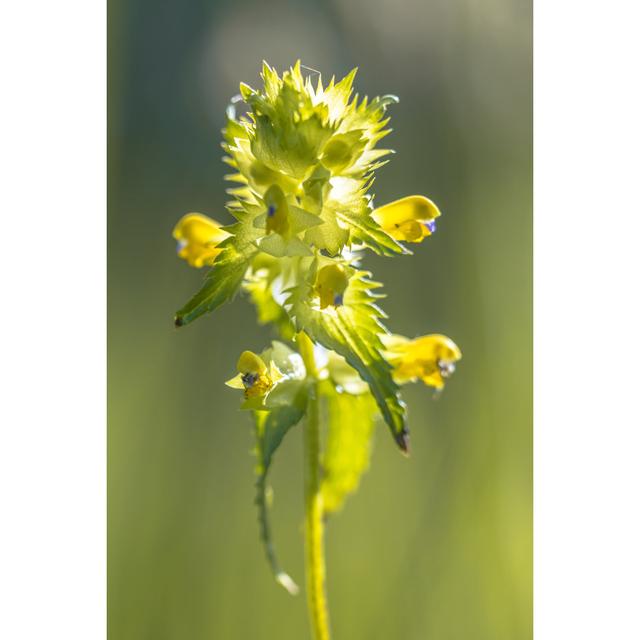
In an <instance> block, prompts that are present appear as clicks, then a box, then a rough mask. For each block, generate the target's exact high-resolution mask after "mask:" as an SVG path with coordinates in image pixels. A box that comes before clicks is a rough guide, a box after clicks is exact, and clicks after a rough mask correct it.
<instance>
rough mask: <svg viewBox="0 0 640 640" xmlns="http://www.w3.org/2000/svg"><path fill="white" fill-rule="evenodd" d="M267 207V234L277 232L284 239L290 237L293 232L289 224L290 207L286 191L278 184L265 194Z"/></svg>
mask: <svg viewBox="0 0 640 640" xmlns="http://www.w3.org/2000/svg"><path fill="white" fill-rule="evenodd" d="M264 203H265V204H266V205H267V234H269V233H271V232H272V231H275V232H276V233H279V234H280V235H281V236H283V237H285V238H286V237H288V236H289V232H290V230H291V225H290V224H289V205H288V204H287V198H286V196H285V195H284V191H282V188H281V187H279V186H278V185H277V184H272V185H271V186H270V187H269V188H268V189H267V190H266V192H265V194H264Z"/></svg>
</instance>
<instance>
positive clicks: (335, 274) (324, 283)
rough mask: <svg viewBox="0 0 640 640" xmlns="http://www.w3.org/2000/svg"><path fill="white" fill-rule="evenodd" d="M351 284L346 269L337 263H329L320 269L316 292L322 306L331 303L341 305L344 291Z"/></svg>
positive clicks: (324, 306) (324, 307)
mask: <svg viewBox="0 0 640 640" xmlns="http://www.w3.org/2000/svg"><path fill="white" fill-rule="evenodd" d="M348 284H349V278H348V276H347V274H346V273H345V272H344V269H343V268H342V267H340V266H338V265H337V264H329V265H327V266H326V267H322V269H320V271H318V276H317V277H316V286H315V292H316V294H317V295H318V297H319V298H320V308H321V309H326V308H327V307H328V306H329V305H331V306H334V307H339V306H341V305H342V304H343V302H344V292H345V291H346V289H347V286H348Z"/></svg>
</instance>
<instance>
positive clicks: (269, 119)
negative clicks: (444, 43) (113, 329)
mask: <svg viewBox="0 0 640 640" xmlns="http://www.w3.org/2000/svg"><path fill="white" fill-rule="evenodd" d="M301 69H302V67H301V65H300V63H299V62H298V63H297V64H296V65H295V66H294V67H293V68H291V69H289V70H288V71H285V72H284V73H283V74H282V75H278V73H277V72H276V71H275V70H274V69H272V68H271V67H270V66H269V65H268V64H266V63H264V65H263V69H262V79H263V81H264V86H263V87H262V88H261V89H253V88H251V87H249V86H248V85H246V84H241V85H240V92H241V98H242V99H243V100H244V102H245V103H246V105H247V107H248V112H247V115H245V116H240V117H236V115H235V109H234V108H232V107H230V108H229V110H228V114H227V115H228V119H227V124H226V127H225V129H224V132H223V133H224V142H223V145H222V146H223V148H224V150H225V152H226V154H227V155H226V156H225V157H224V160H225V162H226V163H227V164H228V165H229V166H230V167H232V169H233V173H231V174H229V175H228V176H226V177H227V179H228V180H229V181H230V182H232V183H233V187H232V188H230V189H229V190H228V193H229V194H230V195H231V196H232V200H231V201H230V202H229V203H228V204H227V209H228V211H229V212H230V213H231V214H232V216H233V217H234V218H235V222H234V223H233V224H230V225H228V226H221V225H220V224H219V223H217V222H216V221H215V220H212V219H209V218H207V217H206V216H203V215H202V214H195V213H194V214H188V215H187V216H185V217H183V218H182V219H181V222H179V223H178V225H177V227H176V229H174V237H175V238H176V240H177V241H178V243H179V245H178V249H179V255H181V257H184V258H185V259H187V260H188V261H189V263H190V264H191V265H192V266H203V265H206V266H209V267H210V270H209V272H208V273H207V275H206V276H205V281H204V284H203V285H202V287H201V289H200V291H198V292H197V293H196V294H195V295H194V296H193V298H192V299H191V300H189V301H188V302H187V303H186V304H185V305H184V306H183V307H182V308H181V309H180V310H179V311H178V312H177V314H176V317H175V324H176V326H183V325H186V324H189V323H190V322H192V321H193V320H195V319H196V318H198V317H200V316H202V315H203V314H205V313H208V312H210V311H213V310H214V309H216V308H217V307H219V306H220V305H222V304H224V303H225V302H227V301H229V300H231V299H233V297H234V296H235V295H236V294H237V293H238V292H239V291H240V290H244V291H245V292H247V293H248V294H249V297H250V299H251V301H252V302H253V303H254V304H255V306H256V309H257V312H258V321H259V322H260V323H269V324H272V325H273V326H274V328H275V329H276V331H277V332H278V334H279V336H280V338H281V339H282V340H283V341H287V342H288V343H289V344H285V343H284V342H277V341H276V342H273V343H272V345H271V346H270V347H269V348H267V349H266V350H265V351H263V352H262V353H261V354H254V353H252V352H248V351H245V352H243V354H242V356H241V358H240V360H239V361H238V366H237V373H236V376H235V377H234V378H232V379H231V380H229V381H228V384H229V386H232V387H234V388H236V389H239V390H242V391H243V392H244V400H243V403H242V408H244V409H248V410H250V411H251V412H252V414H253V416H254V423H255V435H256V448H255V453H256V458H257V465H256V469H257V482H256V487H257V495H256V503H257V505H258V507H259V522H260V530H261V537H262V539H263V541H264V544H265V548H266V553H267V557H268V559H269V562H270V564H271V566H272V568H273V571H274V574H275V576H276V578H277V580H278V582H279V583H281V584H282V585H283V586H285V587H286V588H287V589H288V590H289V591H290V592H292V593H293V592H295V591H296V590H297V587H296V585H295V583H294V582H293V581H292V580H291V578H289V576H288V575H287V574H286V573H284V571H282V569H281V568H280V565H279V564H278V562H277V559H276V556H275V552H274V548H273V544H272V541H271V533H270V525H269V519H268V500H267V495H268V494H267V485H266V482H267V473H268V471H269V468H270V466H271V464H272V459H273V456H274V454H275V452H276V450H277V449H278V447H279V445H280V443H281V442H282V439H283V438H284V437H285V435H286V434H287V433H288V431H289V430H290V429H291V428H292V427H294V426H295V425H297V424H298V423H299V422H301V420H302V419H303V418H304V417H306V421H305V424H306V427H305V432H304V433H305V455H306V468H307V472H306V475H305V478H306V480H305V487H306V490H305V501H306V502H305V504H306V515H305V524H306V534H307V553H308V555H307V572H308V576H309V580H308V585H307V587H308V588H307V591H308V595H309V604H310V612H311V616H312V620H313V628H314V632H315V635H316V637H317V638H318V639H320V640H326V639H327V638H328V637H329V632H328V619H327V614H326V607H325V606H324V585H323V579H324V561H323V557H322V526H323V522H324V518H325V517H326V516H327V514H329V513H332V512H335V511H338V510H339V509H340V508H341V507H342V505H343V503H344V500H345V498H346V497H347V496H348V495H349V494H350V493H351V492H353V491H355V490H356V489H357V486H358V483H359V481H360V476H361V474H362V473H363V472H364V471H365V470H366V469H367V467H368V464H369V457H370V453H371V443H372V437H373V431H374V429H373V427H374V424H375V423H376V421H377V420H378V419H379V418H381V419H382V420H383V421H384V422H385V423H386V424H387V427H388V428H389V430H390V432H391V435H392V436H393V439H394V441H395V443H396V444H397V445H398V446H399V448H400V449H401V450H402V451H403V452H405V453H406V452H407V451H408V442H409V440H408V429H407V426H406V411H405V405H404V403H403V402H402V400H401V398H400V394H399V386H398V385H399V384H400V383H404V382H407V381H414V380H423V381H424V382H425V384H427V385H431V386H435V387H436V388H437V389H441V388H442V386H443V385H444V379H445V378H447V377H449V376H450V375H451V373H452V372H453V370H454V368H455V362H456V361H457V360H459V359H460V357H461V353H460V351H459V349H458V348H457V346H456V345H455V344H454V343H453V342H452V341H451V340H449V339H448V338H446V336H442V335H440V334H435V335H430V336H423V337H422V338H419V339H416V340H410V339H408V338H404V337H403V336H391V335H390V334H389V332H388V330H387V329H386V327H385V325H384V324H383V322H382V321H383V319H385V318H386V315H385V314H384V312H383V311H382V310H381V309H380V307H379V306H378V303H379V301H380V299H381V298H383V297H384V296H383V295H382V294H381V293H380V287H381V286H382V285H381V284H379V283H377V282H374V281H373V280H372V279H371V274H370V273H369V272H367V271H365V270H363V269H362V268H361V267H360V260H361V258H362V255H363V253H364V251H365V250H371V251H374V252H375V253H377V254H379V255H383V256H394V255H399V254H410V253H411V252H410V251H409V250H408V249H407V248H406V247H405V246H404V245H403V244H402V242H403V241H409V242H414V243H419V242H422V241H423V240H424V239H425V238H427V237H430V236H431V235H432V234H433V233H434V231H435V229H436V227H435V218H436V217H437V216H439V215H440V211H439V210H438V209H437V207H436V205H435V204H434V203H432V202H431V201H430V200H428V199H427V198H425V197H423V196H409V197H406V198H402V199H400V200H398V201H396V202H393V203H390V204H388V205H386V206H384V207H382V208H380V209H374V207H373V205H372V195H371V194H370V188H371V185H372V183H373V174H374V171H375V170H376V169H377V168H379V167H381V166H382V165H383V164H384V163H385V162H386V160H384V158H385V156H387V155H388V154H390V153H391V151H390V150H389V149H378V148H376V147H377V144H378V143H379V142H380V140H381V139H382V138H384V136H386V135H387V134H388V133H389V131H390V130H389V129H387V128H386V125H387V123H388V118H387V117H386V110H387V107H388V106H389V105H391V104H393V103H395V102H397V98H395V97H394V96H385V97H382V98H374V99H373V100H368V99H367V98H366V97H365V98H363V99H359V98H358V96H357V95H355V96H354V95H352V93H353V92H352V84H353V80H354V77H355V70H354V71H352V72H351V73H349V74H348V75H347V76H346V77H345V78H344V79H343V80H341V81H340V82H338V83H335V82H334V81H333V80H331V82H329V84H328V85H327V86H326V87H324V86H323V84H322V80H321V78H320V77H319V76H318V79H317V80H316V81H315V82H312V80H311V78H310V77H305V76H303V74H302V70H301ZM321 417H322V418H323V420H321ZM322 422H324V423H325V424H326V430H325V431H324V432H322V431H321V429H320V425H321V423H322ZM323 440H324V447H322V441H323ZM320 469H322V473H321V471H320Z"/></svg>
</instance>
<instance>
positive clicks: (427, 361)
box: [381, 334, 462, 389]
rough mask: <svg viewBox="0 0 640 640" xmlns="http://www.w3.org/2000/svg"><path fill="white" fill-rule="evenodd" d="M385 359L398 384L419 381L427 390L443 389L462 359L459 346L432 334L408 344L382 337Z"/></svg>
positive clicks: (406, 340)
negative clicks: (429, 388) (391, 368)
mask: <svg viewBox="0 0 640 640" xmlns="http://www.w3.org/2000/svg"><path fill="white" fill-rule="evenodd" d="M381 338H382V341H383V343H384V345H385V348H386V350H387V351H386V354H385V355H386V358H387V360H388V362H389V363H390V364H391V365H392V366H393V378H394V380H395V381H396V382H397V383H398V384H404V383H406V382H415V381H416V380H418V379H419V380H422V382H424V383H425V384H426V385H427V386H429V387H435V388H436V389H442V388H443V387H444V383H445V380H446V378H449V377H450V376H451V375H452V374H453V372H454V371H455V368H456V366H455V363H456V362H457V361H458V360H460V358H462V352H461V351H460V349H459V348H458V346H457V345H456V344H455V342H453V340H451V339H450V338H447V336H443V335H440V334H431V335H428V336H421V337H420V338H415V339H414V340H409V338H405V337H403V336H398V335H385V336H381Z"/></svg>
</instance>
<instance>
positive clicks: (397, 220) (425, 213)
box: [371, 196, 440, 242]
mask: <svg viewBox="0 0 640 640" xmlns="http://www.w3.org/2000/svg"><path fill="white" fill-rule="evenodd" d="M371 215H372V217H373V219H374V220H375V221H376V222H377V223H378V224H379V225H380V226H381V227H382V228H383V229H384V230H385V231H386V232H387V233H388V234H389V235H390V236H391V237H392V238H394V239H396V240H401V241H404V242H422V241H423V240H424V239H425V238H426V237H427V236H430V235H431V234H432V233H433V232H434V231H435V230H436V218H437V217H438V216H440V210H439V209H438V207H437V206H436V205H435V204H434V203H433V202H431V200H429V198H425V197H424V196H407V197H406V198H400V200H395V201H394V202H390V203H389V204H385V205H384V206H382V207H380V208H378V209H375V210H374V211H373V212H372V214H371Z"/></svg>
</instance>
